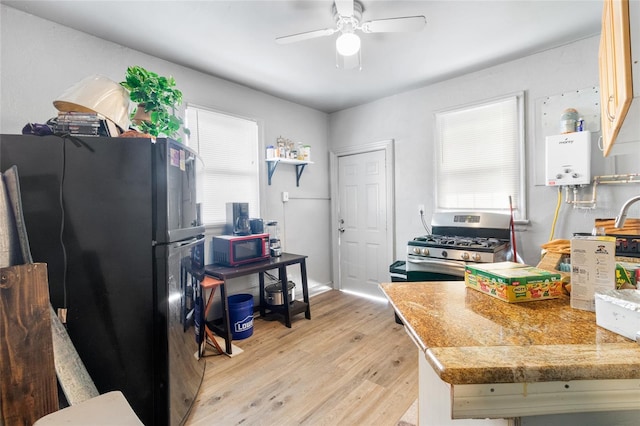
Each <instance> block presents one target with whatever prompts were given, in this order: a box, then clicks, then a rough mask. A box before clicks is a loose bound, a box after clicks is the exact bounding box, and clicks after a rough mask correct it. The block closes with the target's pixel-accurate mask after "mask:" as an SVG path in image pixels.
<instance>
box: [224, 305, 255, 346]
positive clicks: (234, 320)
mask: <svg viewBox="0 0 640 426" xmlns="http://www.w3.org/2000/svg"><path fill="white" fill-rule="evenodd" d="M229 326H230V327H231V337H232V339H233V340H242V339H246V338H247V337H249V336H251V335H252V334H253V295H251V294H234V295H232V296H229Z"/></svg>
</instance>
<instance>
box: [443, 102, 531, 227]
mask: <svg viewBox="0 0 640 426" xmlns="http://www.w3.org/2000/svg"><path fill="white" fill-rule="evenodd" d="M510 99H515V106H516V114H515V116H516V120H517V123H516V126H517V131H516V136H515V137H516V143H517V147H516V154H515V155H514V157H513V159H516V160H517V161H518V165H519V171H518V173H517V178H518V180H519V182H517V187H518V188H519V191H520V194H519V197H517V199H513V206H514V207H513V213H514V218H515V222H516V223H527V222H528V219H527V217H528V206H527V196H528V195H527V185H526V166H527V165H526V141H525V130H526V129H525V113H526V111H525V105H526V103H525V100H526V99H525V92H524V91H519V92H514V93H509V94H506V95H501V96H496V97H493V98H489V99H484V100H481V101H477V102H471V103H466V104H463V105H458V106H456V107H452V108H446V109H442V110H439V111H436V112H435V113H434V145H435V150H434V152H435V155H434V158H433V165H434V168H433V169H434V187H435V191H434V192H435V194H434V200H435V210H436V211H460V210H465V211H472V210H475V211H493V212H500V213H509V212H510V208H508V207H507V208H490V207H486V206H485V207H483V208H477V207H458V208H445V207H442V206H441V205H440V195H441V193H440V191H441V188H440V182H441V181H442V176H441V174H440V172H441V157H442V143H443V142H442V140H441V136H440V135H441V132H440V122H439V117H440V116H442V115H444V114H449V113H460V112H464V111H465V110H472V109H476V108H479V107H482V106H485V105H491V104H498V103H500V102H504V101H507V100H510ZM487 171H490V170H489V169H486V170H485V172H487ZM478 173H482V172H478ZM470 179H472V177H470Z"/></svg>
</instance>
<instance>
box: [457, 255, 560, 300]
mask: <svg viewBox="0 0 640 426" xmlns="http://www.w3.org/2000/svg"><path fill="white" fill-rule="evenodd" d="M464 277H465V278H464V281H465V285H466V286H467V287H470V288H473V289H475V290H478V291H481V292H482V293H485V294H488V295H490V296H493V297H495V298H498V299H500V300H504V301H505V302H509V303H515V302H530V301H534V300H545V299H557V298H559V297H561V296H562V275H561V274H559V273H554V272H550V271H546V270H544V269H540V268H537V267H535V266H529V265H525V264H522V263H515V262H497V263H480V264H473V265H466V266H465V274H464Z"/></svg>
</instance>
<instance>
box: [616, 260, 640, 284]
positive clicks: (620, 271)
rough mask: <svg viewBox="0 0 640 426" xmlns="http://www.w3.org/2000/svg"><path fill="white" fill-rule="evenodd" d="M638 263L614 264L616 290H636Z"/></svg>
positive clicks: (638, 274) (639, 267)
mask: <svg viewBox="0 0 640 426" xmlns="http://www.w3.org/2000/svg"><path fill="white" fill-rule="evenodd" d="M639 276H640V263H634V262H616V289H631V290H633V289H636V288H637V287H638V286H637V282H638V278H639Z"/></svg>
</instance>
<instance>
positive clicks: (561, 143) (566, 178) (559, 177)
mask: <svg viewBox="0 0 640 426" xmlns="http://www.w3.org/2000/svg"><path fill="white" fill-rule="evenodd" d="M545 182H546V185H547V186H566V185H588V184H590V183H591V132H588V131H585V132H574V133H565V134H562V135H554V136H547V137H546V152H545Z"/></svg>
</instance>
